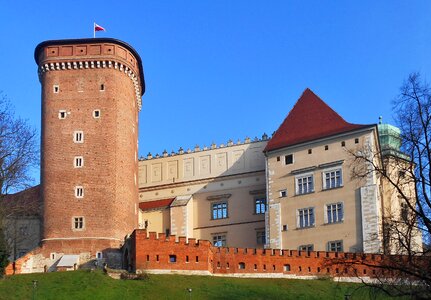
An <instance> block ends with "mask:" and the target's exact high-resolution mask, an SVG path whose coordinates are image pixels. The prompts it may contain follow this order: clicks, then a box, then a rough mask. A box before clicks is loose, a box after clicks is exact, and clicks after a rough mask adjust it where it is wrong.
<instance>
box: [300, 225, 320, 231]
mask: <svg viewBox="0 0 431 300" xmlns="http://www.w3.org/2000/svg"><path fill="white" fill-rule="evenodd" d="M315 227H316V225H312V226H308V227H296V228H295V230H306V229H310V228H315Z"/></svg>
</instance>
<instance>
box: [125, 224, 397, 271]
mask: <svg viewBox="0 0 431 300" xmlns="http://www.w3.org/2000/svg"><path fill="white" fill-rule="evenodd" d="M128 243H129V245H130V246H131V248H132V249H131V255H132V259H131V261H132V268H133V269H134V270H135V271H137V272H142V271H149V272H161V271H169V270H170V271H174V272H176V271H179V270H181V271H184V273H190V274H192V272H190V271H197V270H198V271H206V272H208V273H210V274H213V275H230V276H244V277H254V276H255V277H317V276H331V277H358V276H361V277H371V278H373V277H378V276H379V277H381V276H382V275H384V276H391V275H393V274H391V273H385V272H384V270H382V269H381V268H379V265H381V264H382V263H383V262H385V261H387V258H388V257H386V256H384V255H380V254H357V253H344V252H338V253H337V252H325V251H311V252H305V251H297V250H279V249H253V248H232V247H214V246H212V245H211V243H210V242H209V241H202V240H198V241H196V240H195V239H188V241H187V240H186V238H185V237H178V238H177V237H175V236H169V237H166V235H165V234H158V235H157V234H156V233H154V232H150V233H147V232H146V231H145V230H142V229H138V230H135V231H134V232H133V234H132V235H131V240H130V241H129V242H128ZM196 257H198V261H197V262H196Z"/></svg>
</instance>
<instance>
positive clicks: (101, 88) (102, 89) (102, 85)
mask: <svg viewBox="0 0 431 300" xmlns="http://www.w3.org/2000/svg"><path fill="white" fill-rule="evenodd" d="M104 90H105V85H104V84H103V83H102V84H101V85H100V91H104Z"/></svg>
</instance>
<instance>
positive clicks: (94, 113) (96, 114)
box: [93, 109, 100, 119]
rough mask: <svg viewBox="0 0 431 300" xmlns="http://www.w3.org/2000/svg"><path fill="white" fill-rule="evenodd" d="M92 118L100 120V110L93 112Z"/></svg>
mask: <svg viewBox="0 0 431 300" xmlns="http://www.w3.org/2000/svg"><path fill="white" fill-rule="evenodd" d="M93 118H95V119H98V118H100V109H95V110H93Z"/></svg>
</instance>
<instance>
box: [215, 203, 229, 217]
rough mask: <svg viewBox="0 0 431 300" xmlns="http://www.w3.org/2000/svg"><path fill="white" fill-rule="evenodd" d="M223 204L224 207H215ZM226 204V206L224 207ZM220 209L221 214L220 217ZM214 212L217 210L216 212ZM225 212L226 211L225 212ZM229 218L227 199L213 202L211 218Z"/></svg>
mask: <svg viewBox="0 0 431 300" xmlns="http://www.w3.org/2000/svg"><path fill="white" fill-rule="evenodd" d="M219 205H221V206H222V207H215V206H219ZM223 205H225V207H223ZM219 211H221V216H220V217H219ZM214 212H217V213H216V214H214ZM224 212H225V213H224ZM227 218H229V205H228V202H227V201H217V202H213V203H211V220H223V219H227Z"/></svg>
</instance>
